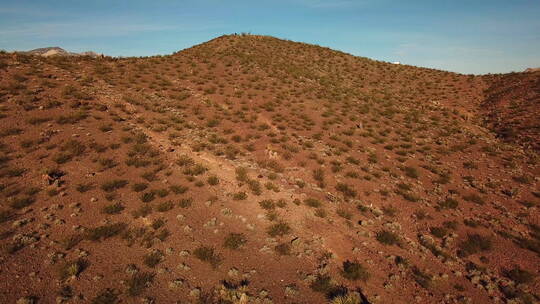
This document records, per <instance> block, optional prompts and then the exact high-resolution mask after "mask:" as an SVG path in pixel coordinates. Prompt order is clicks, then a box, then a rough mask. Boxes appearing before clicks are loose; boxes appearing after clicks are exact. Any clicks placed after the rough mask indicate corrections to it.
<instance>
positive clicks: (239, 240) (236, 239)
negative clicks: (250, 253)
mask: <svg viewBox="0 0 540 304" xmlns="http://www.w3.org/2000/svg"><path fill="white" fill-rule="evenodd" d="M246 242H247V239H246V237H245V235H244V234H243V233H229V235H227V237H226V238H225V241H224V242H223V246H224V247H225V248H229V249H233V250H235V249H239V248H240V247H242V246H243V245H244V244H246Z"/></svg>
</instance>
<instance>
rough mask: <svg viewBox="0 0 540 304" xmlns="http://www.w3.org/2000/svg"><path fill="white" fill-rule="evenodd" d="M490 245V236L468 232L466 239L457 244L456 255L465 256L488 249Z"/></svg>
mask: <svg viewBox="0 0 540 304" xmlns="http://www.w3.org/2000/svg"><path fill="white" fill-rule="evenodd" d="M491 247H492V244H491V238H489V237H485V236H482V235H480V234H476V233H474V234H469V235H468V236H467V239H466V240H464V241H463V242H461V243H460V244H459V246H458V248H459V250H458V255H459V256H460V257H466V256H469V255H471V254H475V253H479V252H482V251H488V250H490V249H491Z"/></svg>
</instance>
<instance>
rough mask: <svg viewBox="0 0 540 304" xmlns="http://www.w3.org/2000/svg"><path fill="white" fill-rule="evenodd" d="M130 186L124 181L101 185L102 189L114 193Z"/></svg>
mask: <svg viewBox="0 0 540 304" xmlns="http://www.w3.org/2000/svg"><path fill="white" fill-rule="evenodd" d="M127 184H128V181H127V180H124V179H115V180H112V181H108V182H106V183H103V184H102V185H101V189H102V190H103V191H105V192H112V191H115V190H118V189H121V188H124V187H125V186H126V185H127Z"/></svg>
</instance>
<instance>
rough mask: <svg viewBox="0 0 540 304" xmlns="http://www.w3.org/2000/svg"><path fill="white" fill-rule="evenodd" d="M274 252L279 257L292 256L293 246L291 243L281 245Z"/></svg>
mask: <svg viewBox="0 0 540 304" xmlns="http://www.w3.org/2000/svg"><path fill="white" fill-rule="evenodd" d="M274 250H275V251H276V252H277V253H278V254H279V255H290V254H291V245H290V244H289V243H281V244H278V245H276V246H275V247H274Z"/></svg>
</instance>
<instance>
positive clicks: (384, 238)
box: [376, 230, 400, 246]
mask: <svg viewBox="0 0 540 304" xmlns="http://www.w3.org/2000/svg"><path fill="white" fill-rule="evenodd" d="M376 239H377V241H379V242H380V243H382V244H385V245H398V246H399V245H400V239H399V236H398V235H397V234H395V233H394V232H391V231H388V230H382V231H379V232H377V236H376Z"/></svg>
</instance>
